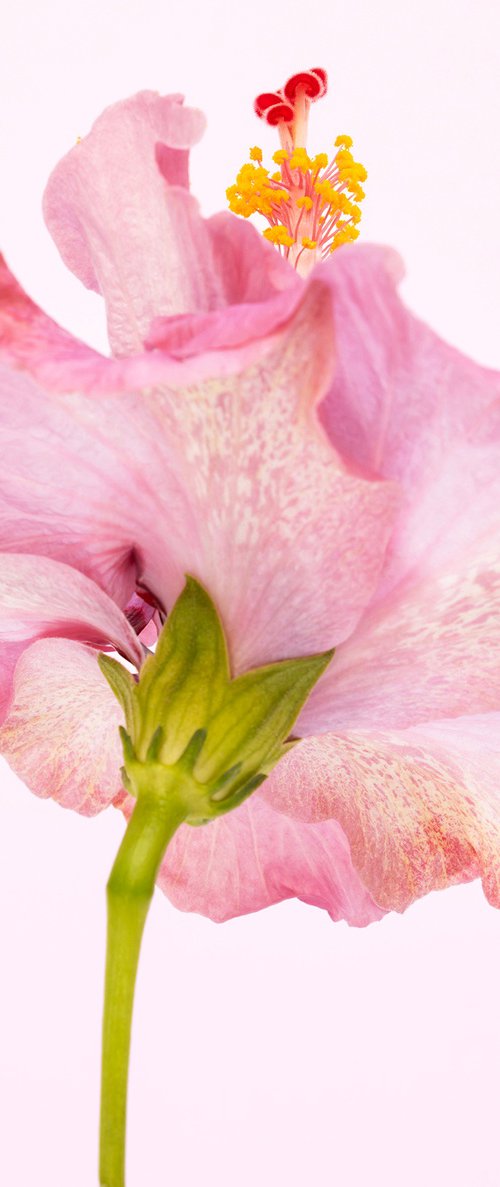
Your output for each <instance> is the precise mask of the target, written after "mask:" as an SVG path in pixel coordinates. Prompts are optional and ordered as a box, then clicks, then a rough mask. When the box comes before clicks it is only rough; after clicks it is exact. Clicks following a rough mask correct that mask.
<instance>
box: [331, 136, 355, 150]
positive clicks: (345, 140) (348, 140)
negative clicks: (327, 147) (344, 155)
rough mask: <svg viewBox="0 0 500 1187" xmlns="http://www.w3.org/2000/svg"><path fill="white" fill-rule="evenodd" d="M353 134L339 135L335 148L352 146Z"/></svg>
mask: <svg viewBox="0 0 500 1187" xmlns="http://www.w3.org/2000/svg"><path fill="white" fill-rule="evenodd" d="M351 145H352V136H337V139H336V141H335V148H351Z"/></svg>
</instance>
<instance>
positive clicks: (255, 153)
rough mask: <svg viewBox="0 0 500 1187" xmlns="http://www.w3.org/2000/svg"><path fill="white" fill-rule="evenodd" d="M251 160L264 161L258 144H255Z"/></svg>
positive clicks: (251, 150)
mask: <svg viewBox="0 0 500 1187" xmlns="http://www.w3.org/2000/svg"><path fill="white" fill-rule="evenodd" d="M250 160H251V161H261V160H262V149H261V148H259V147H258V145H257V144H254V147H253V148H251V149H250Z"/></svg>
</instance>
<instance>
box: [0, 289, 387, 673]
mask: <svg viewBox="0 0 500 1187" xmlns="http://www.w3.org/2000/svg"><path fill="white" fill-rule="evenodd" d="M301 295H302V299H301V300H300V301H299V303H298V304H297V303H296V308H295V309H294V310H293V312H291V313H290V314H289V317H288V320H285V321H284V323H283V325H282V326H281V328H280V329H277V328H276V324H275V323H274V322H272V323H271V328H272V331H273V332H272V334H271V336H270V337H269V338H265V339H263V340H262V341H258V340H257V341H253V342H251V343H250V344H246V345H245V346H242V347H240V348H238V349H236V350H229V349H228V350H224V351H220V350H219V351H210V352H209V353H208V354H207V355H201V356H199V357H196V358H194V359H189V360H187V361H186V362H184V363H178V362H174V361H172V359H171V358H169V357H168V356H167V355H165V354H163V353H162V352H161V351H152V352H150V353H149V354H147V355H144V356H138V357H137V358H134V357H132V358H130V359H126V360H119V361H118V360H107V359H104V358H100V357H99V356H98V355H95V353H93V352H89V357H88V358H87V359H84V360H82V357H81V354H80V353H77V355H75V361H74V363H72V362H71V361H64V360H62V359H61V358H60V357H59V358H58V360H57V365H56V364H55V363H54V365H52V366H51V367H50V366H49V365H48V364H46V365H45V364H43V363H41V360H40V354H39V351H38V347H37V348H36V349H35V350H34V352H33V355H32V356H31V355H30V358H29V362H27V360H26V359H25V361H24V364H23V365H24V366H27V365H29V367H30V369H33V370H34V372H35V374H38V372H39V370H40V368H41V367H43V369H44V382H45V383H47V382H49V381H50V383H51V386H52V387H56V388H57V390H60V389H61V387H62V386H63V385H64V384H65V385H66V387H67V389H69V390H72V389H73V388H74V387H75V386H76V384H77V383H79V384H81V383H82V381H84V382H85V384H86V386H87V389H88V390H89V391H90V393H91V395H90V396H89V398H88V399H85V398H84V397H76V396H75V397H62V398H57V397H54V396H52V397H51V398H48V399H47V398H45V399H44V398H43V397H41V396H40V393H39V391H38V389H37V388H36V387H35V385H33V384H30V382H29V381H28V380H24V379H21V377H17V380H16V382H17V387H16V406H15V410H14V404H13V402H12V401H11V400H9V402H8V404H7V407H6V409H5V426H6V428H4V430H3V432H4V434H5V433H6V434H7V439H8V445H9V449H10V455H11V458H13V462H12V463H11V465H10V466H9V470H8V472H5V473H4V474H3V475H0V499H1V496H2V487H3V490H4V510H3V511H2V515H3V516H4V523H5V524H6V525H7V526H6V529H5V532H6V537H5V538H6V540H7V546H9V544H10V540H11V539H12V538H13V536H15V538H16V539H19V538H21V539H22V542H23V543H22V547H27V548H31V550H35V549H36V550H37V551H38V550H39V549H40V550H44V548H45V547H49V548H50V549H51V552H52V553H53V554H55V555H61V551H62V549H63V548H67V547H68V546H69V547H70V548H71V549H72V552H71V554H70V559H71V561H72V563H74V564H78V566H79V567H82V568H83V567H84V568H85V570H86V571H90V572H91V574H92V576H95V577H96V578H97V579H98V580H99V582H100V584H106V587H107V588H110V587H109V585H108V584H107V582H108V580H109V576H110V574H111V576H112V579H113V581H114V582H117V580H118V578H117V569H118V571H119V564H120V563H121V565H123V564H124V563H125V562H127V563H128V564H129V566H130V565H131V562H132V560H133V561H134V565H135V567H134V569H133V571H132V572H131V571H130V568H129V569H128V570H126V572H127V575H128V580H129V581H132V580H134V581H137V580H140V582H141V584H142V586H143V587H145V588H146V589H147V590H149V591H150V593H151V595H153V597H154V598H155V599H156V600H157V602H158V604H159V605H160V606H163V607H164V608H166V609H168V608H169V607H171V606H172V604H173V602H174V601H175V599H176V597H177V596H178V594H179V592H180V589H181V587H182V584H183V581H184V576H185V574H186V572H191V573H192V574H193V575H194V576H196V577H198V578H199V579H200V580H201V581H202V582H204V583H205V584H206V586H207V587H208V589H209V591H210V593H211V594H212V596H213V597H214V599H215V600H216V601H217V603H218V606H219V610H220V612H221V614H222V617H223V619H224V622H225V624H226V628H227V629H228V632H229V635H230V638H231V640H232V645H233V659H234V662H235V664H236V665H237V666H238V667H239V668H241V667H244V666H249V665H251V664H254V663H262V662H265V661H266V660H268V659H277V658H281V657H283V656H287V655H296V654H303V653H307V652H311V651H315V650H321V649H323V648H326V647H329V646H332V645H334V644H335V643H338V642H339V641H340V640H341V639H343V638H346V637H347V636H348V635H349V634H350V632H351V631H352V629H353V627H354V625H355V624H356V622H357V621H358V619H359V616H360V614H361V612H362V611H363V609H364V608H365V606H366V605H367V602H368V601H369V599H370V597H371V596H372V594H373V591H374V589H375V587H376V584H377V582H378V579H379V574H380V570H381V566H382V563H383V557H384V551H385V547H386V543H387V540H388V537H389V534H390V531H391V526H392V523H393V519H394V513H395V507H396V501H397V494H396V491H395V489H394V488H393V487H392V486H391V485H390V484H384V483H380V482H378V481H372V480H367V479H366V478H364V477H363V476H362V475H361V474H359V472H357V473H352V472H351V471H350V469H349V468H348V467H346V466H345V465H344V463H343V460H342V458H341V457H340V456H339V455H337V454H336V453H335V451H334V450H333V449H332V447H331V446H330V445H329V444H328V442H327V441H326V438H325V437H324V434H323V432H322V430H321V429H320V428H319V425H318V422H317V418H316V412H315V406H316V404H317V402H318V401H319V400H320V399H321V397H322V395H323V393H324V391H325V389H326V388H327V386H328V384H329V381H330V376H331V367H332V327H331V309H330V297H329V289H328V287H327V286H326V285H323V284H322V283H321V281H320V280H317V281H314V282H313V283H311V284H310V285H308V286H306V285H303V286H302V288H301ZM283 299H284V301H285V303H286V304H287V308H289V305H288V301H289V296H288V294H287V293H284V294H283ZM242 317H243V318H246V313H245V312H244V311H243V313H242ZM27 320H28V323H30V316H29V315H28V317H27ZM51 334H53V329H51ZM51 340H52V339H51ZM7 352H8V356H9V357H10V358H11V359H13V358H14V357H15V356H14V349H13V345H12V336H11V340H10V345H8V347H7ZM14 378H15V377H14ZM23 384H24V386H23ZM137 385H144V386H145V389H146V390H144V391H143V392H141V393H140V394H139V395H137V396H136V395H128V394H127V392H128V391H129V390H130V389H133V388H134V387H135V386H137ZM35 401H36V403H35ZM33 418H34V421H35V425H36V426H37V431H33ZM13 421H14V424H13V427H12V428H11V427H10V426H11V425H12V423H13ZM38 426H39V427H38ZM0 432H1V430H0ZM25 451H26V452H25ZM79 472H81V473H82V483H83V488H84V489H85V490H86V491H87V497H86V499H85V500H84V501H82V500H81V499H80V500H79V502H78V503H77V501H76V498H75V474H76V473H79ZM26 473H28V474H29V478H30V481H29V483H26V478H25V475H26ZM51 474H52V478H50V475H51ZM56 475H57V477H56ZM40 492H41V497H40ZM35 494H36V498H35ZM0 506H1V503H0ZM20 512H21V514H20ZM61 513H62V520H61ZM33 520H34V521H35V522H34V523H33ZM0 522H1V521H0ZM25 534H26V537H25ZM25 538H26V544H25ZM45 540H47V541H48V544H45V543H44V541H45ZM4 547H5V545H4ZM89 554H90V556H89ZM353 562H354V563H353ZM108 570H109V572H108ZM122 589H123V592H122ZM111 592H113V596H115V597H117V596H118V597H119V600H120V602H121V604H122V605H125V604H126V603H127V602H128V600H129V597H130V594H131V592H132V589H131V588H130V586H128V587H126V588H125V586H124V584H123V586H122V587H120V586H118V593H117V591H116V588H115V586H112V588H111ZM264 595H265V596H264Z"/></svg>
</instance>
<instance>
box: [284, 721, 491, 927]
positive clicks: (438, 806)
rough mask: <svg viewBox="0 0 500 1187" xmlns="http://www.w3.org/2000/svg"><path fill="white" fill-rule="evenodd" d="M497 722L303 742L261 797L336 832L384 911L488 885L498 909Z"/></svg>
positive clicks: (440, 724) (453, 723)
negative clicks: (450, 889)
mask: <svg viewBox="0 0 500 1187" xmlns="http://www.w3.org/2000/svg"><path fill="white" fill-rule="evenodd" d="M499 786H500V714H498V713H491V714H486V715H485V716H477V717H461V718H455V719H450V720H446V721H436V722H431V723H429V724H426V725H422V726H419V727H415V728H411V729H408V730H400V731H389V730H385V731H382V730H380V731H375V730H371V731H368V730H366V731H363V732H361V731H359V732H354V731H353V732H351V733H344V734H337V735H335V734H328V735H323V736H320V737H311V738H308V739H306V740H305V741H304V742H303V743H302V744H301V745H300V746H298V747H296V748H295V750H293V751H292V752H291V753H290V754H289V755H287V756H286V757H285V758H284V759H283V760H282V762H281V763H279V764H278V766H277V767H276V769H275V771H274V772H273V773H272V775H271V776H270V778H269V780H268V781H267V783H266V784H265V785H264V788H263V796H264V798H265V799H266V801H267V802H268V803H269V805H270V806H272V807H273V808H274V809H275V810H277V811H279V812H283V813H285V815H287V816H288V815H290V816H292V817H293V818H294V819H295V820H298V821H308V822H316V823H317V822H320V821H327V820H335V821H337V822H338V823H340V825H341V827H342V829H343V830H344V832H345V834H346V836H347V839H348V841H349V844H350V849H351V854H352V860H353V863H354V866H355V868H356V869H357V871H358V874H359V876H360V878H361V880H362V882H363V883H364V885H365V886H367V887H368V889H369V891H370V893H371V894H372V895H373V898H374V900H375V902H377V903H378V905H379V906H380V907H382V908H383V909H385V910H397V911H402V910H404V908H405V907H407V906H408V905H409V904H410V903H411V902H413V900H414V899H416V898H419V897H420V896H421V895H424V894H427V893H429V891H431V890H439V889H442V888H444V887H445V886H449V885H453V884H454V883H457V882H468V881H470V880H471V879H473V878H477V877H479V876H480V877H482V879H483V885H484V890H485V893H486V895H487V896H488V898H489V900H490V902H491V903H492V904H493V905H494V906H500V795H499Z"/></svg>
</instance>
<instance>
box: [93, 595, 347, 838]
mask: <svg viewBox="0 0 500 1187" xmlns="http://www.w3.org/2000/svg"><path fill="white" fill-rule="evenodd" d="M332 655H333V651H327V652H324V653H322V654H319V655H312V656H306V657H301V658H298V659H286V660H282V661H280V662H278V663H273V664H266V665H265V666H263V667H261V668H255V669H252V670H251V671H249V672H245V673H244V675H242V676H238V677H236V678H235V679H232V678H231V674H230V669H229V662H228V652H227V647H226V641H225V637H224V632H223V629H222V625H221V622H220V619H219V617H218V614H217V611H216V609H215V606H214V604H213V602H212V601H211V599H210V597H209V595H208V593H207V592H206V590H204V589H203V587H202V586H201V585H200V584H199V583H198V582H197V581H195V579H194V578H193V577H188V578H187V580H186V585H185V588H184V590H183V592H182V594H181V595H180V597H179V598H178V600H177V602H176V604H175V606H174V608H173V610H172V612H171V614H170V616H169V618H168V620H167V622H166V624H165V627H164V628H163V631H162V634H161V636H160V638H159V640H158V644H157V648H156V651H155V653H154V655H150V656H148V658H147V660H146V661H145V663H144V665H143V667H142V670H141V673H140V677H139V680H136V679H135V678H134V677H133V676H131V675H130V674H129V672H127V671H126V670H125V669H124V668H123V667H122V665H121V664H119V663H117V661H116V660H113V659H111V657H110V656H105V655H101V656H100V657H99V662H100V666H101V670H102V671H103V673H104V675H105V676H106V679H107V680H108V683H109V684H110V686H111V688H112V689H113V692H114V693H115V695H116V697H117V698H118V700H119V702H120V704H121V706H122V708H123V711H124V714H125V720H126V726H127V728H126V730H125V729H123V728H122V729H121V735H122V742H123V752H124V764H125V765H124V783H125V786H126V787H127V790H129V791H131V792H132V793H133V794H135V795H140V793H141V791H142V790H144V791H146V790H147V791H149V792H151V790H152V789H153V791H155V792H157V793H158V794H159V795H162V794H164V793H166V789H168V788H171V789H173V788H174V786H175V788H176V795H177V796H179V795H180V797H181V799H182V802H183V804H184V809H185V816H186V819H187V821H188V823H191V824H200V823H204V822H205V821H207V820H209V819H212V818H213V817H214V816H219V815H222V814H223V813H225V812H228V811H230V810H231V809H232V808H235V807H237V806H238V804H240V803H242V802H243V801H244V800H245V799H246V798H247V797H248V796H249V795H251V793H252V792H253V791H255V789H256V788H257V787H258V786H260V784H261V783H262V782H263V781H264V779H265V778H266V777H267V775H268V774H269V772H270V771H271V770H272V768H273V767H274V766H275V764H276V763H277V762H278V761H279V759H280V758H281V757H282V756H283V755H284V754H285V753H286V752H287V750H289V749H290V747H291V746H293V745H295V744H296V743H295V741H294V740H293V739H290V733H291V729H292V726H293V724H294V722H295V720H296V718H297V716H298V714H299V712H300V710H301V708H302V706H303V704H304V702H305V701H306V699H307V697H308V695H309V693H310V691H311V689H312V688H313V686H314V684H315V683H316V681H317V680H318V679H319V677H320V676H321V674H322V672H323V671H324V670H325V668H326V667H327V665H328V664H329V662H330V660H331V658H332ZM162 788H163V791H162V790H161V789H162Z"/></svg>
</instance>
